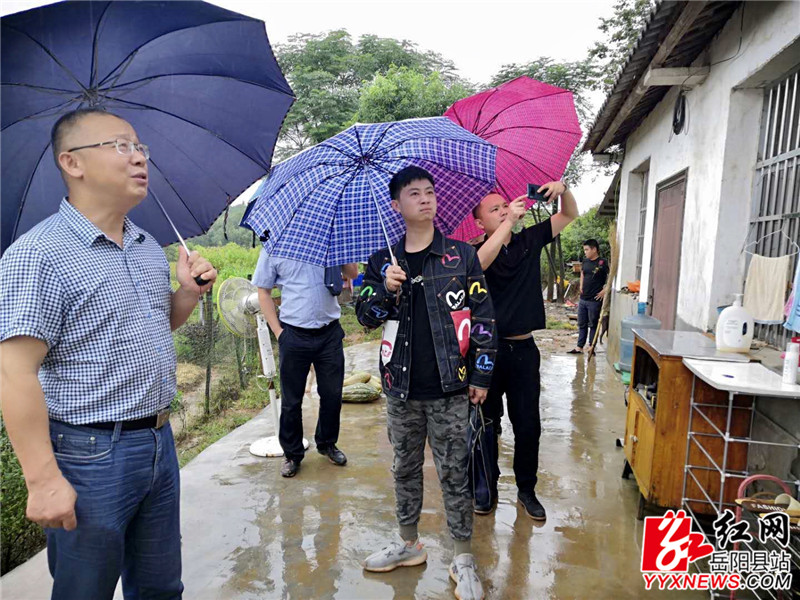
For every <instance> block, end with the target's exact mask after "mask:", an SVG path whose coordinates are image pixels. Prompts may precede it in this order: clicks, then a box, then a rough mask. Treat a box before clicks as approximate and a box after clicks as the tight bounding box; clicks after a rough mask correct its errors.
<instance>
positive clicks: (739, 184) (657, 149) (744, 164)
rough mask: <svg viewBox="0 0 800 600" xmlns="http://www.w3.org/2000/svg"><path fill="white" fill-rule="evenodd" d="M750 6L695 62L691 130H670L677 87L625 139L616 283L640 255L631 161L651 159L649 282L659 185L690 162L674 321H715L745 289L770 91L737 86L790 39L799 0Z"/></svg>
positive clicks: (685, 324) (695, 324)
mask: <svg viewBox="0 0 800 600" xmlns="http://www.w3.org/2000/svg"><path fill="white" fill-rule="evenodd" d="M743 7H744V8H743V9H742V8H740V9H739V10H738V11H737V12H736V13H734V14H733V16H732V17H731V18H730V20H729V21H728V23H727V24H726V26H725V27H724V28H723V30H722V32H721V33H720V34H719V35H718V36H717V38H716V39H715V40H714V42H713V43H712V44H711V45H710V47H709V49H708V50H707V56H706V57H701V58H700V59H699V60H698V61H697V62H696V63H695V64H698V65H699V64H708V63H711V65H712V66H711V72H710V74H709V77H708V78H707V79H706V81H705V82H704V83H703V84H702V85H700V86H698V87H696V88H694V89H692V90H691V91H689V92H688V93H687V97H686V100H687V106H688V126H687V129H685V130H684V133H682V134H681V135H678V136H675V135H671V127H672V108H673V105H674V103H675V98H676V96H677V93H678V90H677V88H673V89H672V90H670V92H669V93H668V94H667V95H666V96H665V98H664V99H663V100H662V101H661V102H660V103H659V105H658V106H657V107H656V108H655V110H653V112H651V113H650V115H648V117H647V118H646V119H645V121H644V122H643V123H642V125H641V126H640V127H639V128H638V129H637V130H636V131H635V132H634V133H633V134H632V135H631V136H630V137H629V138H628V140H627V142H626V148H625V158H624V161H623V164H622V169H623V172H622V177H621V188H620V191H621V197H620V215H619V221H618V230H619V231H621V232H623V233H622V236H621V240H620V242H621V243H620V245H621V248H620V251H621V269H620V274H619V277H618V278H617V285H618V286H619V287H621V286H623V285H625V281H626V278H627V279H630V278H632V277H633V273H632V272H630V265H631V264H635V255H636V228H638V219H639V213H638V198H632V197H630V198H629V195H630V191H631V187H632V186H631V185H630V184H629V178H630V174H631V171H632V170H634V169H636V168H637V167H638V166H639V165H641V164H642V163H643V162H645V161H646V160H648V159H649V160H650V177H649V183H648V192H647V198H648V210H647V221H646V237H645V248H644V258H643V271H642V290H643V291H644V292H646V291H647V290H648V286H649V281H650V260H651V250H652V239H653V223H654V218H655V212H656V210H655V209H656V207H655V197H656V187H657V186H658V185H659V183H661V182H663V181H664V180H666V179H669V178H670V177H673V176H674V175H676V174H679V173H681V172H682V171H684V170H686V171H687V182H686V202H685V206H684V225H683V241H682V251H681V270H680V283H679V292H678V306H677V318H676V328H677V329H684V328H697V329H701V330H705V329H707V328H708V327H711V326H713V324H714V322H715V321H716V310H715V307H716V306H717V305H718V304H723V303H728V302H729V301H730V297H729V296H730V294H731V293H733V292H737V291H741V288H742V276H743V273H742V269H743V264H744V261H743V260H742V259H741V257H740V256H739V252H740V250H741V247H742V245H743V242H744V239H745V237H746V234H747V226H748V219H749V214H750V202H751V191H752V186H753V182H752V179H753V173H754V171H753V166H754V164H755V161H756V156H757V151H758V136H759V126H760V117H761V104H762V99H763V92H762V91H761V90H743V91H736V90H734V89H733V88H734V87H735V86H737V85H738V84H741V83H742V82H743V81H745V80H746V79H747V78H748V77H751V76H752V75H753V74H754V73H756V72H758V71H759V69H761V68H762V67H763V66H764V65H765V64H766V63H767V62H769V61H770V60H771V59H772V58H773V57H775V56H776V55H777V54H779V53H780V52H781V50H783V49H785V48H786V47H787V46H789V45H790V44H791V43H792V42H793V41H794V40H795V39H796V38H797V37H798V31H799V30H800V28H798V23H800V2H747V3H745V4H744V5H743ZM742 10H745V19H744V27H743V30H742V32H743V33H742V42H741V49H739V38H740V26H741V24H742V15H741V11H742ZM737 50H738V55H737ZM734 56H735V58H733V59H731V60H727V61H725V62H721V61H723V60H725V59H727V58H730V57H734ZM798 58H800V57H798ZM714 63H719V64H714ZM633 187H635V186H633ZM631 254H632V255H633V256H632V257H631ZM654 267H655V268H657V267H658V265H654ZM643 295H644V294H643Z"/></svg>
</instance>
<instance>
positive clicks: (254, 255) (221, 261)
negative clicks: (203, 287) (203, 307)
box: [189, 243, 261, 304]
mask: <svg viewBox="0 0 800 600" xmlns="http://www.w3.org/2000/svg"><path fill="white" fill-rule="evenodd" d="M189 247H190V248H191V249H192V250H197V251H198V252H200V254H202V255H203V257H204V258H206V259H208V261H209V262H210V263H211V264H212V265H214V268H215V269H216V270H217V281H218V282H219V283H222V282H223V281H225V280H226V279H228V278H229V277H244V278H245V279H247V278H249V277H250V276H252V275H253V273H254V272H255V270H256V263H257V262H258V255H259V252H260V251H261V245H260V244H259V245H258V246H257V247H256V248H245V247H243V246H240V245H238V244H233V243H231V244H228V245H226V246H217V247H204V246H199V245H195V244H192V245H190V246H189ZM219 283H218V284H217V285H215V286H214V303H215V304H216V302H217V290H219Z"/></svg>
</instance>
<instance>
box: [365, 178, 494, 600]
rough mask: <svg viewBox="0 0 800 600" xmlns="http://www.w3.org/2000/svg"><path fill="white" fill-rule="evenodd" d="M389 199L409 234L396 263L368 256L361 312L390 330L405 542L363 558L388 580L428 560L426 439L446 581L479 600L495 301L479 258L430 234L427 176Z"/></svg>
mask: <svg viewBox="0 0 800 600" xmlns="http://www.w3.org/2000/svg"><path fill="white" fill-rule="evenodd" d="M389 192H390V194H391V197H392V208H393V209H394V210H396V211H398V212H399V213H400V214H401V215H402V217H403V220H404V221H405V223H406V235H405V236H404V237H403V238H401V240H400V241H399V242H398V243H397V244H396V245H395V246H394V248H393V254H394V257H395V259H396V264H393V261H392V255H391V254H390V252H389V250H388V249H383V250H380V251H378V252H376V253H375V254H373V255H372V256H371V257H370V260H369V264H368V266H367V271H366V274H365V276H364V283H363V286H362V291H361V295H360V297H359V300H358V305H357V309H356V310H357V314H358V320H359V322H360V323H361V324H362V325H364V326H366V327H371V328H375V327H378V326H381V325H383V327H384V339H383V342H382V344H381V353H380V371H381V378H382V380H383V390H384V392H385V393H386V396H387V398H388V401H387V420H388V423H387V425H388V430H389V440H390V441H391V443H392V446H393V448H394V465H393V469H392V470H393V472H394V478H395V493H396V496H397V519H398V522H399V524H400V537H401V538H402V539H401V540H399V541H395V542H393V543H391V544H389V545H388V546H387V547H385V548H383V549H382V550H380V551H378V552H376V553H375V554H373V555H371V556H370V557H369V558H367V559H366V561H365V563H364V568H365V569H367V570H368V571H378V572H383V571H391V570H393V569H395V568H397V567H400V566H411V565H418V564H422V563H423V562H425V560H426V559H427V553H426V551H425V549H424V548H423V546H422V544H421V543H419V541H418V536H417V523H418V522H419V516H420V512H421V510H422V466H423V462H424V449H425V438H426V437H428V438H429V440H430V445H431V450H432V451H433V456H434V462H435V464H436V470H437V472H438V474H439V481H440V483H441V485H442V493H443V496H444V506H445V511H446V513H447V525H448V528H449V530H450V534H451V535H452V537H453V540H454V546H455V558H454V559H453V562H452V564H451V565H450V576H451V578H452V579H453V581H454V582H455V583H456V586H457V587H456V596H457V597H458V598H460V599H461V600H472V599H480V598H482V597H483V589H482V586H481V583H480V580H479V579H478V576H477V573H476V568H475V560H474V557H473V556H472V552H471V548H470V539H471V537H472V501H471V497H470V493H469V484H468V477H467V463H468V454H469V451H468V444H467V427H468V409H469V403H470V402H472V403H473V404H477V403H482V402H483V401H484V399H485V398H486V393H487V390H488V388H489V385H490V383H491V376H492V369H493V367H494V359H495V352H496V347H497V336H496V333H495V320H494V310H493V308H492V300H491V298H490V297H489V292H488V291H487V287H486V281H485V280H484V277H483V272H482V270H481V266H480V262H479V261H478V258H477V255H476V253H475V250H474V249H473V248H472V247H471V246H469V245H468V244H466V243H463V242H459V241H456V240H451V239H448V238H445V237H444V236H443V235H442V234H441V233H440V232H439V231H438V230H437V229H436V228H435V227H434V225H433V220H434V217H435V216H436V193H435V191H434V181H433V177H432V176H431V174H430V173H428V172H427V171H425V170H424V169H421V168H418V167H406V168H405V169H403V170H401V171H400V172H399V173H397V174H396V175H395V176H394V177H393V178H392V180H391V181H390V183H389Z"/></svg>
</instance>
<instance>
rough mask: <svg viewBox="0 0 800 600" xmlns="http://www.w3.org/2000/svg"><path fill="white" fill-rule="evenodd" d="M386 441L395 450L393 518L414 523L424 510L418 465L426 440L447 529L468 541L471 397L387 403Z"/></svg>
mask: <svg viewBox="0 0 800 600" xmlns="http://www.w3.org/2000/svg"><path fill="white" fill-rule="evenodd" d="M386 412H387V417H388V418H387V425H388V429H389V441H390V442H391V443H392V447H393V448H394V464H393V465H392V472H393V473H394V489H395V495H396V496H397V520H398V522H399V523H400V525H415V524H416V523H417V522H418V521H419V516H420V513H421V512H422V465H423V463H424V462H425V438H426V437H427V439H428V442H429V443H430V446H431V450H432V452H433V462H434V464H435V465H436V472H437V473H438V474H439V482H440V483H441V485H442V496H443V498H444V508H445V512H446V513H447V527H448V529H450V535H452V536H453V538H454V539H457V540H468V539H470V538H471V537H472V498H471V496H470V491H469V480H468V477H467V462H468V458H469V457H468V444H467V428H468V421H469V398H468V397H467V395H466V394H460V395H458V396H452V397H450V398H438V399H436V400H407V401H405V402H402V401H400V400H396V399H394V398H391V397H389V398H388V401H387V410H386Z"/></svg>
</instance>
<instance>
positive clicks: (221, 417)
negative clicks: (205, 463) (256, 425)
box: [177, 406, 260, 468]
mask: <svg viewBox="0 0 800 600" xmlns="http://www.w3.org/2000/svg"><path fill="white" fill-rule="evenodd" d="M259 410H260V409H252V408H244V407H240V406H237V407H235V408H231V409H228V410H226V411H225V412H223V413H220V414H217V415H213V416H211V417H208V418H206V419H204V420H202V421H200V422H199V423H197V424H196V425H195V426H194V427H192V429H191V430H190V431H187V432H185V434H184V435H183V436H181V439H180V440H179V441H178V442H177V450H178V464H179V465H180V467H181V468H183V466H184V465H185V464H186V463H188V462H189V461H190V460H192V459H193V458H195V457H196V456H197V455H198V454H200V453H201V452H202V451H203V450H205V449H206V448H208V447H209V446H210V445H211V444H213V443H214V442H217V441H219V440H221V439H222V438H224V437H225V436H226V435H228V434H229V433H230V432H231V431H233V430H234V429H236V428H237V427H240V426H242V425H244V424H245V423H247V422H248V421H249V420H250V419H252V418H253V417H254V416H255V415H256V414H257V413H258V412H259Z"/></svg>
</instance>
